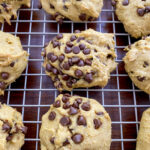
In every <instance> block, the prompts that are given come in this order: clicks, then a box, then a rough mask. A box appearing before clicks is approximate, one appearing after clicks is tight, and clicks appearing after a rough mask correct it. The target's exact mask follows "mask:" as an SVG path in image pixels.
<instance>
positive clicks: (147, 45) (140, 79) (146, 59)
mask: <svg viewBox="0 0 150 150" xmlns="http://www.w3.org/2000/svg"><path fill="white" fill-rule="evenodd" d="M126 50H129V52H128V53H127V54H126V56H125V57H124V59H123V60H124V62H125V69H126V71H127V73H128V75H129V76H130V78H131V80H132V81H133V82H134V84H135V85H136V86H137V87H138V88H140V89H141V90H143V91H144V92H146V93H148V94H150V84H149V82H150V37H146V38H143V39H142V40H139V41H137V42H135V43H134V44H133V45H131V46H128V47H127V48H126Z"/></svg>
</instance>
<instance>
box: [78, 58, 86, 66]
mask: <svg viewBox="0 0 150 150" xmlns="http://www.w3.org/2000/svg"><path fill="white" fill-rule="evenodd" d="M84 65H85V64H84V61H83V60H82V59H80V61H79V62H78V66H79V67H82V66H84Z"/></svg>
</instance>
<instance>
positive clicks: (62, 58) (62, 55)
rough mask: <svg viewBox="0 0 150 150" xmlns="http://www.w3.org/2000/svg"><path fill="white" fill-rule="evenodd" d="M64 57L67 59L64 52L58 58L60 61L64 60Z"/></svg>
mask: <svg viewBox="0 0 150 150" xmlns="http://www.w3.org/2000/svg"><path fill="white" fill-rule="evenodd" d="M64 59H65V56H64V54H61V55H60V56H59V57H58V60H59V61H60V62H62V61H63V60H64Z"/></svg>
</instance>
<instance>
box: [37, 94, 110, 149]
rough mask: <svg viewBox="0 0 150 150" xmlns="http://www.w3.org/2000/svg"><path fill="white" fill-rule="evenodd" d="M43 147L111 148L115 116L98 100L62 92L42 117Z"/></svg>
mask: <svg viewBox="0 0 150 150" xmlns="http://www.w3.org/2000/svg"><path fill="white" fill-rule="evenodd" d="M40 140H41V150H81V149H82V150H87V149H89V150H110V144H111V119H110V117H109V115H108V113H107V112H106V111H105V109H104V108H103V106H102V105H100V104H99V103H98V102H97V101H96V100H93V99H88V98H83V97H79V96H71V95H69V94H64V95H62V94H61V95H59V96H58V97H57V98H56V100H55V102H54V103H53V105H51V106H50V109H49V110H48V112H47V113H46V114H44V115H43V117H42V126H41V129H40Z"/></svg>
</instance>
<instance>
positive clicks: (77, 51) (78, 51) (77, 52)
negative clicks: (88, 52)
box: [72, 46, 80, 54]
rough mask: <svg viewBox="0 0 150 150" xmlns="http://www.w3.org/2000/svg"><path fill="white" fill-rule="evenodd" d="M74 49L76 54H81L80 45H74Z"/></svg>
mask: <svg viewBox="0 0 150 150" xmlns="http://www.w3.org/2000/svg"><path fill="white" fill-rule="evenodd" d="M72 51H73V53H74V54H79V53H80V48H79V47H78V46H74V47H73V48H72Z"/></svg>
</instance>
